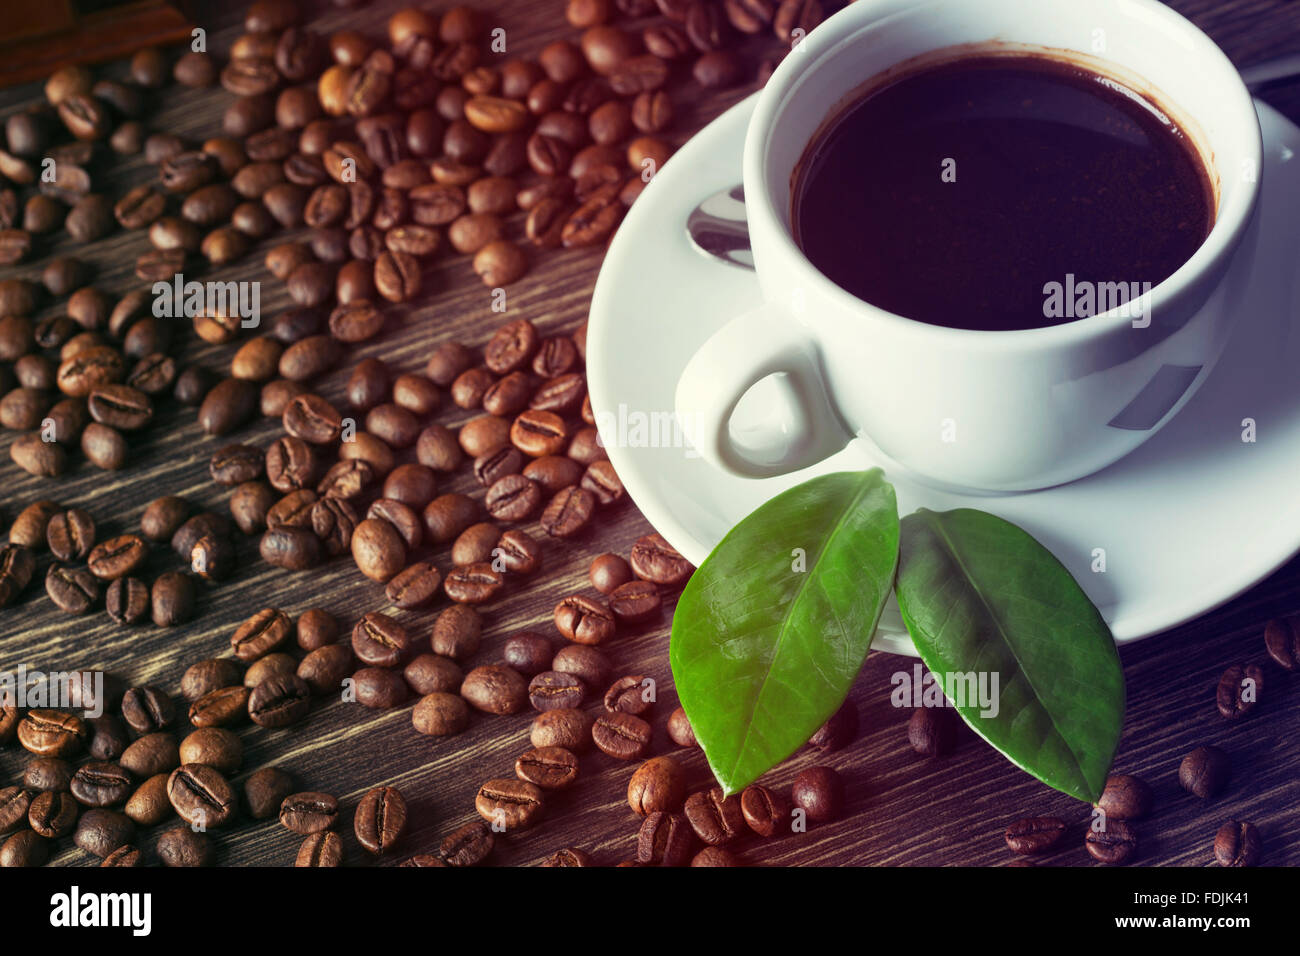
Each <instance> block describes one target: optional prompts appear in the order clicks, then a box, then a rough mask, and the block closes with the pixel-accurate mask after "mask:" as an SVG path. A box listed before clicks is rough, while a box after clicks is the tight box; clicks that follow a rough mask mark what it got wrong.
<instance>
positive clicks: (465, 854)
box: [438, 821, 496, 866]
mask: <svg viewBox="0 0 1300 956" xmlns="http://www.w3.org/2000/svg"><path fill="white" fill-rule="evenodd" d="M495 842H496V837H495V836H493V833H492V830H491V829H490V828H489V827H487V826H485V825H484V824H482V823H479V822H477V821H475V822H473V823H467V824H465V825H464V826H463V827H460V828H458V829H457V830H455V831H453V832H452V833H450V834H448V836H447V837H446V838H444V839H443V841H442V843H441V844H439V846H438V859H439V860H441V861H442V863H443V865H446V866H477V865H478V864H480V863H482V862H483V861H484V860H485V859H487V857H488V856H489V855H490V854H491V853H492V847H493V845H494V844H495Z"/></svg>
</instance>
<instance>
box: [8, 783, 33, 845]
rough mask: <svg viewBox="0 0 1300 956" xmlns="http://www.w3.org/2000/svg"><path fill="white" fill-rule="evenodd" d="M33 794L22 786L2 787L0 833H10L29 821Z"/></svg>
mask: <svg viewBox="0 0 1300 956" xmlns="http://www.w3.org/2000/svg"><path fill="white" fill-rule="evenodd" d="M31 805H32V794H31V792H30V791H28V790H25V789H23V788H22V787H4V788H3V789H0V834H4V833H10V832H12V831H14V830H16V829H18V828H19V827H21V826H22V825H23V824H24V823H26V822H27V815H28V811H29V810H30V809H31Z"/></svg>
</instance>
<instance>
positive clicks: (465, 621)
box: [431, 604, 522, 706]
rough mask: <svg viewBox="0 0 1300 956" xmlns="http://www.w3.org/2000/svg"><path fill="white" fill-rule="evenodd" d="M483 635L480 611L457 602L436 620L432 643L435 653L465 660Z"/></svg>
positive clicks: (472, 653)
mask: <svg viewBox="0 0 1300 956" xmlns="http://www.w3.org/2000/svg"><path fill="white" fill-rule="evenodd" d="M482 636H483V621H482V618H480V617H479V615H478V612H477V611H475V610H474V609H473V608H472V607H468V606H466V605H463V604H455V605H453V606H451V607H449V608H447V609H446V610H444V611H442V612H441V613H439V615H438V617H437V618H436V619H435V620H434V622H433V636H432V640H431V644H432V648H433V652H434V653H435V654H442V655H443V656H445V657H450V658H452V659H453V660H457V661H463V660H465V659H466V658H468V657H473V656H474V654H475V653H477V651H478V648H479V644H480V642H481V640H482ZM521 706H522V705H521Z"/></svg>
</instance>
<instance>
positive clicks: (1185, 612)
mask: <svg viewBox="0 0 1300 956" xmlns="http://www.w3.org/2000/svg"><path fill="white" fill-rule="evenodd" d="M754 99H755V98H754V97H751V98H749V99H747V100H745V101H744V102H742V103H739V104H737V105H736V106H735V107H733V108H732V109H730V110H729V111H727V112H726V113H724V114H723V115H722V116H720V117H719V118H718V119H717V120H715V121H714V122H713V123H712V124H710V125H709V126H708V127H707V128H706V129H704V130H703V131H701V132H700V133H699V134H698V135H697V136H695V137H694V138H693V139H692V140H691V141H690V142H689V143H687V144H686V146H684V147H683V148H682V150H681V151H680V152H678V153H677V154H676V155H675V156H674V157H673V159H672V161H671V162H669V163H668V164H666V165H665V167H664V169H663V171H662V172H661V173H660V174H659V175H658V176H656V177H655V179H654V181H653V182H652V183H651V184H650V185H649V186H648V187H647V188H646V190H645V192H644V193H643V194H642V196H641V197H640V198H639V199H638V200H637V202H636V204H635V205H634V206H633V207H632V209H631V210H630V211H629V213H628V216H627V219H626V220H625V221H624V223H623V225H622V226H621V227H620V228H619V231H618V235H617V237H616V238H615V240H614V242H613V244H612V245H611V246H610V249H609V252H608V254H607V255H606V257H605V263H604V266H603V267H602V269H601V273H600V278H599V281H598V282H597V284H596V291H595V295H594V296H593V298H592V303H591V317H590V326H589V330H588V337H587V370H588V378H589V388H590V392H591V400H592V406H593V408H594V409H595V410H596V411H597V413H598V414H601V418H602V421H601V425H602V438H603V439H604V440H605V442H606V443H607V445H608V451H609V456H610V459H611V461H612V462H613V464H614V466H615V468H616V469H617V471H618V474H619V476H620V477H621V478H622V480H623V483H624V485H625V486H626V487H627V490H628V492H629V493H630V494H631V496H632V499H633V500H634V501H635V502H636V503H637V505H638V506H639V507H640V508H641V510H642V512H644V514H645V516H646V518H647V519H648V520H649V521H650V522H651V524H653V525H654V526H655V528H657V529H658V530H659V532H660V533H662V534H663V536H664V537H665V538H667V539H668V540H669V541H670V542H671V543H672V544H673V546H674V547H676V548H677V549H678V550H679V551H681V552H682V554H684V555H685V556H686V557H687V558H689V559H690V560H691V561H692V562H694V563H695V564H697V565H698V564H700V563H701V562H703V561H704V559H705V557H706V556H707V555H708V554H709V552H710V551H711V550H712V549H713V547H714V546H715V545H716V544H717V543H718V541H720V540H721V539H722V537H723V535H724V534H725V533H726V532H727V531H728V530H729V529H730V528H731V527H732V525H734V524H735V523H736V522H738V521H739V520H740V519H741V518H743V517H744V516H745V515H747V514H749V513H750V512H751V511H753V510H754V509H755V508H756V507H758V506H759V505H760V504H762V503H763V502H764V501H766V500H768V499H769V498H771V497H772V496H773V495H775V494H777V493H778V492H780V491H782V490H784V489H785V488H788V487H790V486H792V485H795V484H797V483H799V482H801V481H805V480H807V479H809V478H812V477H814V476H815V475H818V474H824V473H827V472H831V471H840V470H847V469H860V468H870V467H873V466H876V465H879V466H881V467H883V468H884V470H885V474H886V476H887V477H888V478H889V479H890V481H892V482H893V484H894V486H895V488H896V489H897V493H898V506H899V513H900V514H901V515H906V514H908V513H910V512H912V511H913V510H915V509H916V508H919V507H926V508H932V509H936V510H947V509H950V508H959V507H973V508H980V509H983V510H985V511H991V512H993V513H995V514H997V515H1000V516H1001V517H1003V518H1006V519H1007V520H1009V521H1013V522H1015V523H1016V524H1018V525H1020V526H1021V527H1023V528H1025V529H1026V530H1027V531H1029V532H1030V533H1031V534H1033V535H1034V536H1035V537H1037V538H1038V539H1039V540H1040V541H1042V542H1043V544H1045V545H1046V546H1047V547H1048V548H1050V549H1051V550H1052V552H1053V553H1054V554H1055V555H1056V556H1057V557H1058V558H1059V559H1060V560H1061V561H1062V562H1063V563H1064V564H1065V566H1066V567H1067V568H1069V569H1070V571H1071V573H1073V574H1074V576H1075V577H1076V578H1077V579H1078V580H1079V582H1080V584H1081V585H1082V586H1083V588H1084V590H1085V591H1087V593H1088V595H1089V596H1090V597H1091V598H1092V600H1093V601H1094V603H1096V604H1097V606H1098V607H1099V608H1100V609H1101V613H1102V614H1103V615H1104V616H1105V618H1106V620H1107V622H1108V623H1109V624H1110V627H1111V631H1112V632H1113V633H1114V635H1115V638H1116V640H1117V641H1120V642H1121V643H1122V642H1126V641H1135V640H1138V639H1140V638H1143V637H1148V636H1150V635H1152V634H1156V633H1158V632H1160V631H1163V630H1165V629H1167V628H1170V627H1173V626H1175V625H1177V624H1180V623H1182V622H1183V621H1187V620H1190V619H1192V618H1195V617H1197V616H1199V615H1201V614H1203V613H1205V612H1206V611H1208V610H1210V609H1212V608H1214V607H1216V606H1218V605H1219V604H1222V603H1224V602H1225V601H1228V600H1230V599H1231V598H1233V597H1235V596H1236V595H1238V594H1240V593H1241V592H1242V591H1245V590H1246V589H1247V588H1249V587H1250V586H1251V585H1252V584H1254V583H1255V582H1257V581H1259V580H1261V579H1262V578H1264V577H1266V576H1267V575H1268V574H1270V573H1271V572H1272V571H1274V570H1275V569H1276V568H1278V567H1279V566H1280V565H1281V564H1283V563H1284V562H1285V561H1286V560H1287V559H1288V558H1290V557H1291V555H1292V554H1294V553H1295V552H1296V550H1297V549H1298V548H1300V373H1298V371H1297V370H1300V334H1297V333H1300V309H1298V308H1297V301H1296V296H1295V292H1296V290H1295V288H1294V286H1295V283H1294V281H1293V280H1294V276H1295V274H1296V272H1297V267H1298V266H1300V262H1298V261H1297V252H1296V250H1297V248H1300V129H1297V127H1296V126H1295V125H1293V124H1292V123H1291V122H1290V121H1289V120H1287V119H1286V118H1285V117H1284V116H1282V115H1281V114H1280V113H1278V112H1277V111H1276V110H1274V109H1272V108H1271V107H1269V106H1267V105H1266V104H1264V103H1260V102H1258V101H1257V102H1256V106H1257V109H1258V112H1259V116H1260V121H1261V124H1262V126H1263V131H1264V152H1265V168H1264V175H1263V193H1262V196H1261V213H1262V215H1263V217H1264V220H1263V224H1262V225H1263V235H1262V236H1261V239H1260V250H1261V251H1260V253H1259V255H1258V257H1257V258H1256V260H1255V262H1254V264H1253V265H1254V269H1255V274H1254V277H1253V280H1252V283H1251V292H1250V294H1249V297H1248V300H1247V301H1244V302H1242V303H1241V307H1240V311H1239V317H1238V323H1239V324H1238V326H1237V328H1236V329H1235V331H1234V332H1233V336H1232V339H1231V341H1230V342H1229V344H1228V348H1227V351H1226V352H1225V353H1224V356H1223V358H1222V359H1221V360H1220V362H1219V364H1218V366H1217V367H1216V368H1215V370H1214V372H1213V373H1212V374H1211V375H1210V377H1209V379H1208V380H1207V381H1206V382H1205V384H1204V385H1203V386H1202V388H1201V389H1200V391H1199V392H1197V393H1196V395H1195V396H1194V397H1193V398H1192V400H1191V401H1190V402H1189V403H1188V404H1187V406H1186V407H1185V408H1184V409H1183V411H1182V412H1181V413H1180V414H1179V415H1178V416H1177V417H1176V418H1175V419H1174V420H1173V421H1172V422H1170V423H1169V424H1168V425H1167V426H1166V427H1165V428H1164V429H1163V430H1162V431H1161V432H1160V433H1159V434H1158V435H1156V436H1155V437H1153V438H1152V439H1151V440H1150V441H1149V442H1148V443H1147V444H1145V445H1143V446H1142V447H1141V448H1139V449H1138V450H1137V451H1136V452H1134V453H1133V454H1132V455H1130V456H1128V457H1127V458H1125V459H1123V460H1121V461H1120V462H1118V463H1117V464H1115V465H1112V466H1111V467H1110V468H1108V469H1106V470H1105V471H1102V472H1100V473H1098V474H1096V475H1093V476H1092V477H1089V478H1085V479H1082V480H1080V481H1076V482H1073V483H1072V484H1069V485H1063V486H1060V487H1057V488H1051V489H1048V490H1046V491H1039V492H1033V493H1022V494H1007V495H990V496H987V497H980V496H973V495H962V494H953V493H950V492H946V491H940V490H937V489H935V488H933V487H930V486H928V485H924V484H921V483H919V482H917V481H916V480H914V479H913V478H912V477H910V476H909V475H908V474H907V473H906V472H905V471H904V470H903V469H902V468H900V467H899V466H898V465H896V464H894V463H893V462H890V461H889V460H887V459H886V458H884V457H882V456H881V454H880V453H879V452H878V451H877V450H875V449H874V448H872V447H869V443H867V442H864V441H855V442H853V443H851V444H850V445H849V447H848V448H846V449H844V451H842V452H840V453H839V454H837V455H835V456H833V457H832V458H830V459H828V460H826V461H824V462H822V463H820V464H819V465H816V466H813V467H812V468H809V469H806V470H804V471H802V472H798V473H795V474H791V475H785V476H782V477H778V478H768V479H760V480H752V479H744V478H736V477H733V476H731V475H728V474H724V473H722V472H719V471H717V470H715V469H713V468H711V467H710V466H709V465H706V464H705V463H704V462H703V461H702V460H700V459H699V458H698V457H696V456H695V455H694V453H693V451H691V450H690V449H689V448H686V447H684V446H683V444H682V443H681V442H680V440H676V439H677V438H678V435H674V434H669V435H660V436H659V437H660V438H667V439H668V440H669V441H668V443H669V444H670V445H671V446H672V447H663V444H664V442H663V441H658V442H656V441H655V439H654V438H651V437H650V434H651V432H650V431H649V430H648V429H647V426H653V425H655V424H658V425H660V426H664V425H666V424H667V423H671V422H673V421H674V417H673V396H674V389H675V387H676V384H677V378H678V375H679V373H680V372H681V369H682V368H683V366H684V365H685V364H686V361H687V359H689V358H690V356H691V355H692V354H693V353H694V351H695V350H696V349H697V348H698V347H699V345H700V344H701V343H702V342H703V341H704V340H705V339H707V338H708V337H709V336H710V335H712V334H713V333H714V332H715V331H716V330H717V329H718V328H720V327H721V326H722V325H723V323H725V322H726V321H727V320H728V319H730V318H731V317H733V316H735V315H737V314H739V313H740V312H741V311H743V310H746V309H750V308H752V307H754V306H757V305H758V304H759V303H760V298H759V292H758V286H757V283H756V281H755V278H754V273H753V272H752V271H749V270H747V269H743V268H740V267H738V266H734V265H728V264H725V263H722V262H719V261H718V260H716V259H713V258H711V257H706V256H704V255H703V254H701V253H699V252H697V251H695V250H694V249H693V248H692V246H691V244H690V242H689V240H688V239H687V237H686V233H685V231H684V228H683V224H684V223H685V221H686V217H687V215H688V214H689V213H690V212H691V210H692V209H694V208H695V206H696V205H697V204H698V203H699V202H700V201H701V200H703V199H704V198H705V197H707V196H710V195H712V194H713V193H716V192H718V191H719V190H722V189H725V188H727V187H728V186H732V185H734V184H736V183H738V182H739V181H740V178H741V177H740V169H741V152H742V148H743V145H744V141H745V126H746V123H747V122H748V119H749V116H750V113H751V112H752V111H753V108H754ZM782 392H783V390H782V388H781V387H780V383H779V382H778V381H777V380H776V379H769V380H767V381H765V382H760V383H759V384H758V385H757V386H755V387H754V389H752V390H751V392H750V394H749V395H748V396H746V398H745V400H744V402H743V403H742V406H741V408H740V409H739V410H738V411H737V416H736V418H735V419H733V423H732V428H733V433H735V432H737V431H739V430H741V428H742V427H744V426H746V425H748V426H750V427H751V428H753V427H758V428H762V427H766V428H767V429H768V430H769V431H770V430H772V429H773V428H775V429H776V430H777V431H780V429H781V428H782V427H783V423H788V422H789V415H788V413H787V410H786V409H785V408H784V406H783V400H782ZM620 407H621V411H622V419H620V418H619V416H620ZM605 416H612V418H611V419H610V420H611V421H620V420H621V421H625V422H626V423H627V425H626V427H624V428H622V429H610V428H608V427H606V423H605V420H604V418H605ZM1245 418H1252V419H1254V420H1255V422H1256V427H1257V441H1256V442H1255V443H1254V444H1246V443H1244V442H1243V441H1242V439H1241V436H1242V430H1243V426H1242V420H1243V419H1245ZM638 425H639V426H640V428H641V430H640V431H638ZM663 430H664V429H663V428H661V429H660V431H663ZM610 431H616V432H620V433H621V435H622V439H623V440H620V434H609V432H610ZM678 434H679V433H678ZM1098 548H1101V549H1104V550H1105V561H1106V570H1105V573H1095V572H1094V571H1093V570H1092V565H1093V562H1094V549H1098ZM873 646H874V647H876V648H878V649H881V650H888V651H894V652H897V653H905V654H914V653H915V651H914V649H913V648H912V644H911V640H910V639H909V638H908V636H907V633H906V630H905V629H904V628H903V625H902V621H901V619H900V618H899V616H898V610H897V607H896V606H894V605H893V602H892V601H891V602H890V606H889V607H887V608H886V610H885V614H884V616H883V617H882V619H881V623H880V628H879V630H878V631H877V634H876V639H875V643H874V645H873Z"/></svg>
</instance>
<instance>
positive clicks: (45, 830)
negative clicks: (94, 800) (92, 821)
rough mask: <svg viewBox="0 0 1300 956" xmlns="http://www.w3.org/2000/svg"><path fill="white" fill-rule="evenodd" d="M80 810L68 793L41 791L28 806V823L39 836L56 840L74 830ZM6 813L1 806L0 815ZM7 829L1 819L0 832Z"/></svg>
mask: <svg viewBox="0 0 1300 956" xmlns="http://www.w3.org/2000/svg"><path fill="white" fill-rule="evenodd" d="M11 789H16V788H11ZM23 792H25V791H23ZM3 793H4V791H0V803H3ZM79 812H80V809H79V808H78V806H77V804H76V801H74V800H73V799H72V798H71V797H70V796H68V795H67V794H66V793H48V792H47V793H39V794H37V795H36V796H35V797H34V798H33V799H32V801H31V806H30V807H29V808H28V811H27V823H28V825H29V826H30V827H31V828H32V830H33V831H34V832H35V833H36V835H37V836H40V837H44V838H45V839H47V840H56V839H58V838H59V837H64V836H67V835H68V834H69V833H71V832H72V830H73V827H75V826H76V824H77V814H78V813H79ZM4 813H5V808H4V807H3V806H0V816H3V814H4ZM5 829H6V827H5V826H4V824H3V822H2V821H0V832H4V830H5Z"/></svg>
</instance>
